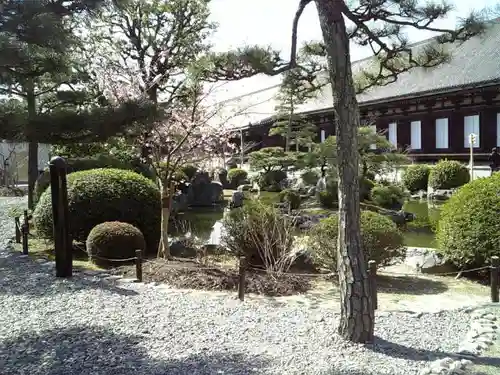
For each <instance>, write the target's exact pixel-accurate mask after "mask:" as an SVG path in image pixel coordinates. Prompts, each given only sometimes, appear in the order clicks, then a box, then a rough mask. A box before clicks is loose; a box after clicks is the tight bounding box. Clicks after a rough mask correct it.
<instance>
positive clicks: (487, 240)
mask: <svg viewBox="0 0 500 375" xmlns="http://www.w3.org/2000/svg"><path fill="white" fill-rule="evenodd" d="M499 212H500V174H493V176H491V177H488V178H481V179H477V180H474V181H472V182H470V183H468V184H467V185H465V186H463V187H462V188H460V189H459V190H458V191H457V192H456V193H455V194H454V195H452V196H451V198H450V199H449V200H448V201H447V202H446V203H445V204H444V205H443V206H442V210H441V214H440V217H439V221H438V229H437V243H438V249H439V251H440V252H441V253H442V255H444V256H445V257H446V258H447V259H449V260H450V261H451V262H453V263H454V264H455V265H457V266H458V267H466V268H467V267H469V268H470V267H475V266H483V265H485V264H487V263H489V260H490V258H491V257H492V256H493V255H499V252H500V220H499V217H498V213H499Z"/></svg>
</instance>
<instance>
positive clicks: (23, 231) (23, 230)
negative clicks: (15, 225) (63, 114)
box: [21, 223, 29, 255]
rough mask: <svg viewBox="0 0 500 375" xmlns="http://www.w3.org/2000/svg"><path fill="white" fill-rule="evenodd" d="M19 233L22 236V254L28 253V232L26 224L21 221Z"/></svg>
mask: <svg viewBox="0 0 500 375" xmlns="http://www.w3.org/2000/svg"><path fill="white" fill-rule="evenodd" d="M21 234H22V237H23V255H28V234H29V227H28V225H26V224H24V223H23V225H22V226H21Z"/></svg>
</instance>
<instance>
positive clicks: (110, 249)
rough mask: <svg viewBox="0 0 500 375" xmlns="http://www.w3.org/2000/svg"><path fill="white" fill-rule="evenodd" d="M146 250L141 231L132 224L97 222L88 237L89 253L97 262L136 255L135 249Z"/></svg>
mask: <svg viewBox="0 0 500 375" xmlns="http://www.w3.org/2000/svg"><path fill="white" fill-rule="evenodd" d="M136 250H141V251H143V252H144V251H145V250H146V241H145V240H144V236H143V235H142V233H141V231H140V230H139V229H137V228H136V227H134V226H133V225H132V224H128V223H122V222H120V221H108V222H105V223H101V224H97V225H96V226H95V227H94V228H92V230H91V231H90V233H89V235H88V237H87V253H88V254H89V258H90V260H94V261H95V262H96V263H103V262H104V263H105V262H106V261H109V262H110V263H112V260H114V259H118V260H121V259H129V258H133V257H135V251H136Z"/></svg>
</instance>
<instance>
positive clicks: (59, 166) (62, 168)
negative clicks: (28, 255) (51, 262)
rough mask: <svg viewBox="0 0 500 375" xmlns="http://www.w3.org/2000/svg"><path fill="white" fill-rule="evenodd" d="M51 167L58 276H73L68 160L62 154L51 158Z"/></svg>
mask: <svg viewBox="0 0 500 375" xmlns="http://www.w3.org/2000/svg"><path fill="white" fill-rule="evenodd" d="M49 169H50V189H51V196H52V218H53V222H54V224H53V225H54V251H55V254H56V277H71V276H72V275H73V241H72V240H71V236H70V233H69V212H68V211H69V210H68V185H67V179H66V161H65V160H64V159H63V158H61V157H60V156H55V157H53V158H52V159H51V160H50V163H49Z"/></svg>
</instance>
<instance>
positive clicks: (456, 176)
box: [429, 160, 470, 189]
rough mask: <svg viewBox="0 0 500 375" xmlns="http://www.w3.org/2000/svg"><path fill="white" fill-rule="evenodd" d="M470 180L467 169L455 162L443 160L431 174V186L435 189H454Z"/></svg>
mask: <svg viewBox="0 0 500 375" xmlns="http://www.w3.org/2000/svg"><path fill="white" fill-rule="evenodd" d="M469 180H470V174H469V170H468V169H467V167H466V166H465V165H463V164H462V163H459V162H458V161H455V160H441V161H440V162H438V163H437V164H436V165H435V166H434V167H433V168H432V169H431V171H430V173H429V186H430V187H432V188H433V189H454V188H458V187H460V186H462V185H465V184H466V183H467V182H469Z"/></svg>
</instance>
